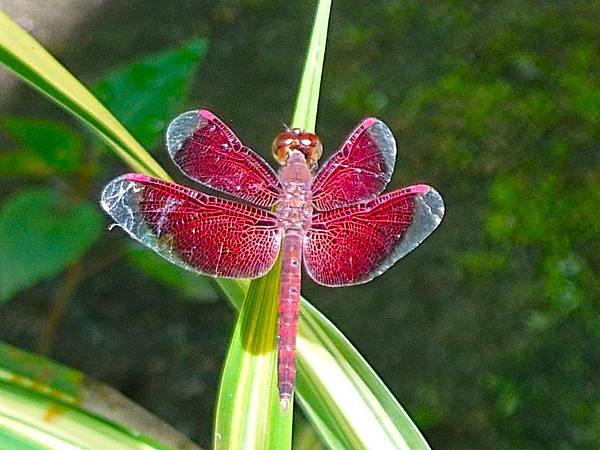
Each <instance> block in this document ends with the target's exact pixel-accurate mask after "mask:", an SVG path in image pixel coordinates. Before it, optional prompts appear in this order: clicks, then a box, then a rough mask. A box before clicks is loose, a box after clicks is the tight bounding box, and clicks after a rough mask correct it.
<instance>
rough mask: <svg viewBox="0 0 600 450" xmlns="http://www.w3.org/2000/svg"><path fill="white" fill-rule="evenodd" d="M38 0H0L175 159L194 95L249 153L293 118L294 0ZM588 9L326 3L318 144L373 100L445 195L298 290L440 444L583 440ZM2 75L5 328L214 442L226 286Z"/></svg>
mask: <svg viewBox="0 0 600 450" xmlns="http://www.w3.org/2000/svg"><path fill="white" fill-rule="evenodd" d="M48 3H49V4H52V3H53V2H48ZM44 4H45V2H44ZM34 5H35V2H33V3H32V2H28V1H17V0H13V1H10V0H4V1H2V2H0V8H2V9H5V10H6V11H7V12H8V13H9V14H11V16H12V17H13V18H14V19H16V20H17V21H18V22H19V23H20V24H21V25H22V26H25V27H26V28H27V29H29V30H30V31H31V32H32V33H33V34H34V35H36V36H38V37H40V39H41V40H42V43H43V44H44V45H46V46H47V47H48V48H49V49H50V50H51V51H52V52H53V53H54V54H55V55H57V57H58V58H59V60H61V61H62V62H63V63H64V64H65V65H66V66H67V67H68V68H69V69H70V70H72V72H73V73H74V74H75V75H76V76H78V77H79V78H80V79H81V80H83V81H84V82H85V84H86V85H88V86H91V87H94V92H95V93H96V94H97V95H98V96H99V97H100V98H101V100H102V101H104V102H105V104H106V105H107V106H108V107H109V109H111V111H113V112H114V113H115V114H116V115H117V117H118V118H119V119H121V120H122V121H123V122H124V123H125V124H126V125H127V126H128V128H129V129H130V130H131V131H132V132H133V134H134V135H135V136H136V137H137V138H138V139H139V140H140V141H141V142H142V143H143V144H144V145H145V146H147V147H148V148H149V149H150V150H151V151H152V153H153V155H154V156H155V157H156V158H157V159H158V160H159V161H160V162H161V163H162V164H163V166H164V167H165V168H167V170H169V172H170V173H171V174H172V175H173V176H175V177H176V178H177V179H178V180H179V181H180V182H185V180H183V178H182V177H181V176H180V175H179V174H178V173H177V171H176V169H175V168H174V166H173V165H172V164H171V163H170V162H169V159H168V157H167V154H166V151H165V149H164V146H163V142H162V136H163V134H164V130H165V127H166V126H167V124H168V122H169V121H170V119H172V118H173V117H174V116H176V115H177V114H178V113H180V112H182V111H185V110H188V109H192V108H195V107H205V108H208V109H211V110H212V111H213V112H215V113H216V114H217V115H218V116H220V117H221V118H222V119H223V120H225V121H226V122H227V123H228V124H230V126H231V127H232V128H233V129H234V130H235V131H236V132H237V133H238V135H239V136H240V137H241V138H242V139H243V140H244V141H245V142H246V143H247V144H248V145H250V146H251V147H253V148H254V149H256V150H257V151H258V152H259V153H261V154H262V155H263V156H265V157H266V158H269V153H270V151H269V149H270V143H271V141H272V139H273V137H274V136H275V135H276V134H277V133H278V132H279V131H280V130H281V127H282V123H284V122H288V121H289V120H290V117H291V112H292V108H293V101H294V97H295V92H296V88H297V83H298V80H299V77H300V73H301V69H302V67H301V65H302V63H303V58H304V51H305V48H306V45H307V38H308V33H309V30H310V25H311V22H312V17H313V12H314V11H313V10H314V5H313V4H312V2H298V1H292V2H286V1H261V0H246V1H231V0H221V1H210V2H209V1H199V0H193V1H192V0H176V1H172V2H168V3H164V4H159V3H157V2H153V1H149V0H129V1H127V2H120V1H110V0H95V1H94V2H80V1H78V0H61V1H57V2H56V3H55V4H54V5H46V6H42V5H40V9H38V8H37V7H36V6H34ZM44 8H50V9H51V10H50V11H48V12H47V14H46V13H45V12H44ZM599 22H600V4H599V3H598V2H597V1H584V0H582V1H578V2H568V1H562V2H549V1H530V2H517V1H497V2H466V1H449V0H448V1H441V2H415V1H391V0H390V1H371V2H361V1H350V0H348V1H345V0H340V1H336V2H334V5H333V12H332V19H331V25H330V39H329V44H328V45H329V47H328V52H327V55H326V58H325V69H324V80H323V87H322V95H321V103H320V110H319V118H318V122H317V132H318V133H319V134H320V136H321V138H322V140H323V142H324V145H325V154H326V155H328V154H331V153H332V152H333V151H334V150H335V149H336V148H337V146H338V145H339V144H340V143H341V142H342V140H343V138H344V137H345V135H346V134H347V133H348V132H349V131H350V130H351V129H352V127H353V126H354V125H355V124H356V123H357V122H358V121H359V120H360V119H361V118H363V117H365V116H367V115H374V116H377V117H379V118H381V119H383V120H384V121H385V122H387V123H388V125H389V126H390V128H391V129H392V130H393V131H394V133H395V135H396V138H397V141H398V144H399V156H398V161H397V169H396V172H395V175H394V178H393V180H392V183H391V187H393V188H396V187H401V186H404V185H408V184H412V183H417V182H427V183H428V184H431V185H433V186H435V187H436V188H437V189H438V191H439V192H440V193H442V195H443V196H444V198H445V201H446V206H447V214H446V217H445V219H444V222H443V223H442V225H441V227H440V229H439V230H438V231H436V232H435V233H434V235H433V236H432V237H430V238H429V239H428V240H427V241H426V242H425V243H424V244H423V245H422V246H421V247H419V249H418V250H416V251H415V252H414V253H413V254H411V255H409V256H408V257H406V258H405V259H404V260H402V261H400V262H399V263H397V264H396V265H395V266H394V267H393V268H391V269H390V270H388V271H387V272H386V273H385V274H384V275H383V276H381V277H380V278H378V279H376V280H374V281H373V282H371V283H369V284H367V285H363V286H358V287H352V288H339V289H327V288H323V287H320V286H317V285H315V284H314V283H312V282H311V281H310V280H308V278H307V277H305V279H304V286H303V289H304V293H305V295H306V296H307V297H308V298H310V299H311V300H313V303H315V304H316V305H317V306H318V307H319V308H320V309H321V310H322V311H323V312H324V313H325V314H326V315H327V316H328V317H329V318H330V319H331V320H333V321H334V322H335V323H336V324H337V325H338V327H339V328H340V329H341V330H342V331H343V332H344V333H346V335H347V336H348V337H349V338H350V340H351V341H352V342H353V343H354V344H355V345H356V346H357V347H358V349H359V350H360V351H361V352H362V353H363V355H364V356H365V357H366V358H367V360H368V361H369V362H370V363H371V365H372V366H373V367H374V368H375V369H376V370H377V372H378V373H379V374H380V375H381V376H382V378H383V380H384V381H385V382H386V383H387V385H388V386H389V387H390V389H391V390H392V391H393V392H394V393H395V395H396V397H397V398H398V399H399V401H400V403H401V404H402V405H404V407H405V408H406V409H407V410H408V412H409V414H410V415H411V417H413V419H414V420H415V421H416V423H417V425H418V426H419V428H420V429H421V430H422V431H423V432H424V434H425V436H426V438H427V439H428V440H429V442H430V444H431V445H432V447H433V448H449V449H450V448H452V449H458V448H461V449H472V448H488V449H492V448H498V449H501V448H502V449H503V448H532V449H538V448H539V449H546V448H560V449H571V448H581V449H588V448H594V447H596V446H597V443H598V442H599V441H600V382H599V378H598V370H599V369H600V315H599V313H600V281H599V279H598V276H597V274H598V272H599V270H600V233H599V232H600V225H599V223H600V208H599V205H600V152H599V151H598V142H599V140H600V44H599V43H600V27H598V23H599ZM67 25H68V26H67ZM0 82H1V84H0V86H4V87H5V88H4V89H3V92H2V95H1V97H0V101H1V102H2V103H1V108H2V109H1V111H0V131H1V134H2V136H1V137H0V303H1V304H0V317H1V319H2V320H1V321H0V339H1V340H4V341H7V342H9V343H11V344H13V345H17V346H20V347H23V348H26V349H30V350H34V351H38V352H42V353H46V354H49V355H50V356H51V357H52V358H54V359H57V360H59V361H61V362H63V363H65V364H68V365H70V366H73V367H76V368H78V369H81V370H82V371H84V372H86V373H87V374H89V375H91V376H93V377H95V378H98V379H100V380H102V381H104V382H106V383H108V384H110V385H112V386H114V387H116V388H117V389H119V390H120V391H122V392H123V393H125V394H126V395H128V396H129V397H131V398H132V399H134V400H135V401H137V402H139V403H140V404H142V405H144V406H145V407H147V408H148V409H149V410H151V411H152V412H154V413H155V414H156V415H158V416H160V417H161V418H163V419H165V420H166V421H168V422H170V423H171V424H173V425H174V426H175V427H176V428H178V429H179V430H181V431H183V432H184V433H186V434H187V435H188V436H190V437H192V438H193V439H194V440H196V441H197V442H199V443H200V444H201V445H203V446H209V445H210V433H211V428H212V412H213V407H214V401H215V396H216V391H217V384H218V379H219V374H220V366H221V362H222V359H223V357H224V353H225V351H226V346H227V341H228V339H229V334H230V332H231V330H232V327H233V323H234V322H233V321H234V315H233V313H232V312H231V310H230V308H229V306H228V305H227V304H226V303H225V302H224V301H222V299H221V298H220V295H221V294H220V293H219V291H218V289H217V288H216V286H214V285H213V284H212V282H211V281H209V280H205V279H200V278H197V277H194V276H190V275H189V274H186V273H183V272H180V271H178V270H177V269H174V268H171V267H170V266H169V265H168V264H165V263H164V262H163V261H162V260H160V259H158V258H156V257H154V256H153V255H152V254H150V253H148V252H147V251H145V250H143V249H141V248H140V247H138V246H136V245H134V244H133V243H132V242H131V241H130V240H129V239H128V238H126V237H125V235H124V233H122V232H120V231H119V230H114V231H112V232H108V231H107V227H108V225H109V223H110V222H109V220H108V218H107V217H105V216H104V215H103V214H101V212H100V209H99V207H98V204H97V199H98V196H99V193H100V191H101V189H102V186H103V185H104V184H105V183H106V182H107V181H109V180H110V179H111V178H113V177H114V176H116V175H118V174H121V173H123V172H124V171H126V170H127V169H126V168H125V167H124V166H122V165H121V164H120V162H119V161H117V160H116V158H114V157H113V155H112V154H110V153H108V152H107V151H106V149H105V148H104V147H103V145H102V144H101V143H99V142H98V141H96V140H95V139H94V138H92V137H91V135H90V134H89V133H88V132H87V131H86V130H85V129H83V127H81V126H80V125H79V124H78V123H76V122H75V121H73V120H72V119H71V118H70V117H69V116H68V115H66V114H64V113H63V112H62V111H60V110H58V109H57V108H56V107H55V106H53V105H52V104H50V103H49V102H48V101H46V100H45V99H43V98H42V97H41V96H40V95H39V94H38V93H37V92H34V91H32V90H31V89H29V88H28V87H26V86H24V85H22V84H20V83H15V82H13V81H12V80H11V75H9V74H8V73H7V72H6V71H4V70H3V71H2V73H1V78H0ZM269 159H270V158H269ZM188 184H189V183H188Z"/></svg>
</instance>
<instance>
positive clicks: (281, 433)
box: [214, 0, 331, 450]
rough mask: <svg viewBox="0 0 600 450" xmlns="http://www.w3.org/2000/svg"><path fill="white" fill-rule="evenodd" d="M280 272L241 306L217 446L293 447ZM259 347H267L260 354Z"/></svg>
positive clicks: (309, 84)
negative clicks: (280, 325) (280, 341)
mask: <svg viewBox="0 0 600 450" xmlns="http://www.w3.org/2000/svg"><path fill="white" fill-rule="evenodd" d="M330 10H331V0H322V1H320V2H319V6H318V8H317V14H316V17H315V22H314V26H313V31H312V36H311V39H310V44H309V49H308V55H307V60H306V65H305V68H304V73H303V75H302V81H301V83H300V91H299V93H298V100H297V103H296V111H295V112H294V117H293V119H292V126H293V127H298V128H303V129H305V130H309V131H314V128H315V122H316V115H317V106H318V101H319V87H320V85H321V73H322V67H323V58H324V56H325V43H326V41H327V26H328V23H329V12H330ZM279 273H280V265H279V264H277V265H276V267H275V268H274V269H273V270H271V272H269V273H268V274H267V275H266V276H264V277H262V278H261V279H259V280H255V281H252V282H251V283H250V288H249V289H248V291H247V295H246V297H245V300H244V302H243V304H242V305H241V311H240V315H239V317H238V320H237V324H236V328H235V332H234V334H233V339H232V341H231V343H230V347H229V352H228V355H227V359H226V362H225V366H224V371H223V377H222V380H221V387H220V392H219V400H218V403H217V413H216V414H217V420H216V427H215V438H214V440H215V448H219V449H220V448H226V449H237V448H242V446H243V447H244V448H256V449H271V448H272V449H278V450H279V449H285V448H290V446H291V442H292V427H291V424H292V417H293V414H292V412H293V405H292V406H291V407H290V409H289V410H288V411H287V412H286V413H282V411H281V410H280V405H279V396H278V394H277V351H276V350H277V349H276V339H275V336H276V334H277V331H276V330H277V310H278V308H277V303H278V293H279V281H280V280H279ZM245 340H246V342H245ZM265 345H266V346H265ZM258 346H263V347H262V348H261V350H260V351H257V350H256V348H257V347H258ZM265 411H267V414H265Z"/></svg>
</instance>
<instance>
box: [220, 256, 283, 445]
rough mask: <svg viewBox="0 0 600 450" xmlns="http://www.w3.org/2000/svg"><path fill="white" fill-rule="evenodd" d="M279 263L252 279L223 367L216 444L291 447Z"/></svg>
mask: <svg viewBox="0 0 600 450" xmlns="http://www.w3.org/2000/svg"><path fill="white" fill-rule="evenodd" d="M280 271H281V264H280V262H278V263H277V264H276V265H275V268H274V269H273V270H271V271H270V272H269V273H268V274H267V275H265V276H264V277H262V278H260V279H258V280H256V281H254V282H253V283H252V284H251V285H250V289H249V290H248V294H247V295H246V299H245V300H244V304H243V307H242V310H241V312H240V315H239V317H238V320H237V323H236V326H235V331H234V333H233V337H232V339H231V342H230V344H229V351H228V353H227V358H226V360H225V366H224V368H223V376H222V378H221V386H220V388H219V398H218V401H217V412H216V421H215V434H214V448H215V449H231V450H235V449H240V448H244V449H257V450H262V449H277V450H280V449H281V450H284V449H286V448H288V449H289V448H291V444H292V418H293V414H292V409H291V408H290V409H289V410H288V411H287V412H285V413H284V412H282V411H281V408H280V403H279V392H278V389H277V376H276V371H277V343H276V337H275V336H276V335H277V301H278V294H279V289H278V286H279V283H278V280H279V274H280Z"/></svg>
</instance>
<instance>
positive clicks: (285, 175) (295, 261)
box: [277, 152, 312, 410]
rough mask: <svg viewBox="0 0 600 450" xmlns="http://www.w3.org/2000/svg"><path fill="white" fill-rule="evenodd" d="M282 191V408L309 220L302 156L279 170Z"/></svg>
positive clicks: (291, 369) (290, 377)
mask: <svg viewBox="0 0 600 450" xmlns="http://www.w3.org/2000/svg"><path fill="white" fill-rule="evenodd" d="M279 175H280V177H281V181H282V185H283V192H282V198H281V200H280V202H279V203H278V205H277V217H278V219H279V225H280V227H281V230H282V232H283V242H282V244H281V282H280V286H279V318H278V324H277V339H278V342H277V378H278V382H277V385H278V388H279V397H280V398H281V408H282V409H283V410H286V409H287V408H288V407H289V403H290V402H291V399H292V395H293V392H294V385H295V381H296V335H297V334H298V312H299V303H300V276H301V269H300V267H301V262H302V246H303V242H304V236H305V234H306V232H307V230H308V228H309V227H310V222H311V218H312V202H311V191H310V184H311V179H312V176H311V173H310V169H309V168H308V166H307V164H306V161H305V158H304V155H302V154H301V153H298V152H296V153H294V154H293V155H292V156H290V158H288V160H287V163H286V164H285V165H284V166H283V167H282V168H281V170H280V172H279Z"/></svg>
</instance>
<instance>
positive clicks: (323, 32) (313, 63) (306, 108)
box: [292, 0, 331, 133]
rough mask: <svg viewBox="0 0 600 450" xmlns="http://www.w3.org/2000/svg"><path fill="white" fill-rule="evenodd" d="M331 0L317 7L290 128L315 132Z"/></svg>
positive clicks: (323, 1) (325, 0)
mask: <svg viewBox="0 0 600 450" xmlns="http://www.w3.org/2000/svg"><path fill="white" fill-rule="evenodd" d="M330 11H331V0H321V1H319V5H318V7H317V13H316V15H315V21H314V24H313V30H312V34H311V37H310V44H309V45H308V52H307V54H306V62H305V63H304V72H303V73H302V80H301V81H300V89H299V91H298V97H297V98H296V108H295V110H294V115H293V117H292V127H293V128H302V129H303V130H306V131H310V132H313V133H314V131H315V124H316V123H317V108H318V106H319V91H320V89H321V74H322V73H323V60H324V58H325V46H326V44H327V28H328V26H329V13H330Z"/></svg>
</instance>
